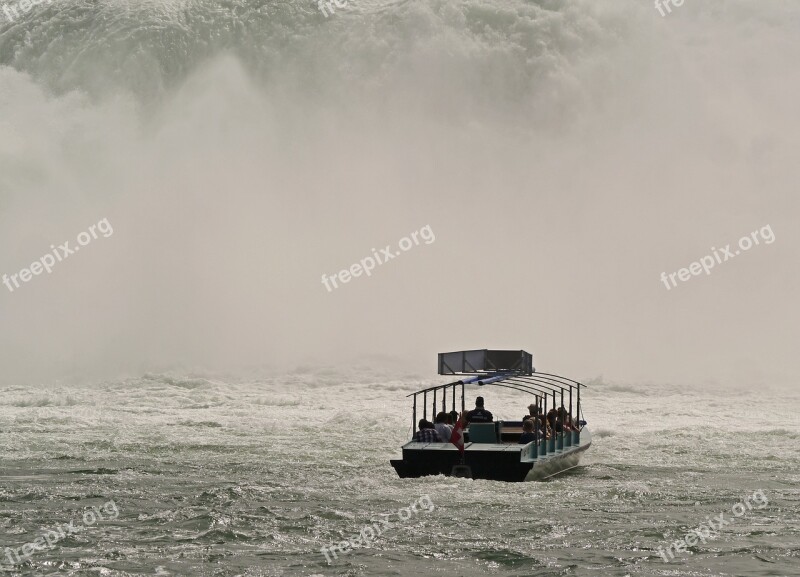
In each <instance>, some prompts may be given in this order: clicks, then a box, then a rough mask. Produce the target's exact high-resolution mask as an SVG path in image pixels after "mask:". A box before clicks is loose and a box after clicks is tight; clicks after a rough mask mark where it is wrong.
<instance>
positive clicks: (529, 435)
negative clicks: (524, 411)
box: [519, 419, 537, 445]
mask: <svg viewBox="0 0 800 577" xmlns="http://www.w3.org/2000/svg"><path fill="white" fill-rule="evenodd" d="M522 431H523V433H522V436H520V438H519V444H520V445H527V444H528V443H531V442H533V441H536V440H537V438H536V434H535V433H534V432H533V420H531V419H526V420H524V421H522Z"/></svg>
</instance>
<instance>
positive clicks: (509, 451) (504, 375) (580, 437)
mask: <svg viewBox="0 0 800 577" xmlns="http://www.w3.org/2000/svg"><path fill="white" fill-rule="evenodd" d="M439 374H440V375H456V376H460V377H461V379H460V380H458V381H455V382H451V383H447V384H443V385H438V386H435V387H429V388H427V389H423V390H421V391H417V392H415V393H412V394H410V395H408V397H410V398H413V405H412V417H411V422H412V431H416V430H417V415H418V414H421V415H422V418H423V419H426V420H427V419H428V410H429V409H430V411H431V418H430V420H431V421H433V420H434V418H435V416H436V414H437V413H438V412H440V411H444V412H448V411H451V410H452V411H456V410H457V408H460V410H461V414H462V415H463V414H464V411H465V404H466V401H465V392H466V389H467V387H470V388H472V387H473V386H475V387H479V389H478V390H477V391H475V392H476V393H477V395H480V394H481V393H482V391H481V390H480V389H482V388H484V387H503V388H507V389H513V390H516V391H519V392H520V393H522V394H525V395H526V401H525V402H522V403H521V404H520V411H523V410H525V409H524V407H526V406H527V405H528V402H527V401H529V400H530V399H531V396H532V397H533V398H534V399H535V403H534V404H535V405H536V406H537V407H539V408H540V409H541V411H542V413H543V414H544V415H547V413H548V407H549V408H550V409H554V408H555V409H556V410H558V408H559V407H563V408H564V410H563V411H561V412H560V416H558V417H557V418H556V427H555V429H556V430H558V429H560V431H558V432H556V431H553V434H552V435H550V437H549V438H542V435H538V436H537V437H536V439H535V440H534V441H531V442H529V443H526V444H520V443H519V439H520V437H521V435H522V421H502V420H495V421H493V422H491V423H472V424H463V423H462V425H461V426H457V427H456V433H458V432H459V430H460V429H461V428H462V427H463V435H459V434H456V435H455V437H454V438H453V440H452V441H453V442H415V441H414V440H413V438H412V440H411V441H409V442H407V443H406V444H405V445H403V447H402V450H403V458H402V459H392V460H391V464H392V466H393V467H394V468H395V470H396V471H397V474H398V475H399V476H400V477H402V478H408V477H422V476H426V475H448V476H454V477H469V478H472V479H489V480H493V481H540V480H544V479H548V478H550V477H553V476H554V475H558V474H559V473H563V472H564V471H568V470H570V469H574V468H575V467H577V466H578V464H579V462H580V458H581V456H582V455H583V453H584V452H585V451H586V450H587V449H588V448H589V446H590V445H591V444H592V436H591V434H590V432H589V429H588V428H587V427H586V426H585V425H586V421H584V420H582V419H583V416H582V411H581V389H582V388H584V387H586V385H584V384H582V383H579V382H578V381H573V380H571V379H567V378H565V377H561V376H559V375H554V374H551V373H542V372H537V371H536V370H535V369H534V368H533V357H532V356H531V354H530V353H527V352H525V351H522V350H519V351H506V350H488V349H479V350H470V351H455V352H450V353H440V354H439ZM459 392H460V397H461V400H460V403H457V397H458V396H459V395H458V393H459ZM527 395H530V396H527ZM420 401H421V407H420V406H419V405H420ZM448 402H449V405H448ZM573 402H574V403H575V404H574V405H573ZM573 406H574V408H575V411H574V412H573ZM565 414H566V415H567V416H566V419H567V422H564V419H565ZM570 421H571V426H570V424H569V422H570ZM568 429H574V430H568ZM459 437H461V439H459ZM459 440H460V441H461V442H460V443H459ZM456 443H458V445H457V444H456ZM462 449H463V450H462Z"/></svg>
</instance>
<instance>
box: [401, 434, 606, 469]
mask: <svg viewBox="0 0 800 577" xmlns="http://www.w3.org/2000/svg"><path fill="white" fill-rule="evenodd" d="M591 444H592V437H591V434H590V433H589V431H588V429H584V430H583V432H582V433H581V439H580V444H578V445H574V446H571V447H567V448H564V450H561V451H555V452H551V453H548V454H547V455H545V456H539V457H537V458H531V456H530V453H531V446H530V445H514V444H490V443H468V444H467V445H466V446H465V448H464V463H463V465H465V466H466V467H468V469H465V468H461V469H459V468H456V469H455V470H454V467H458V466H459V465H461V464H462V463H461V455H460V453H459V451H458V449H457V448H456V447H455V446H454V445H452V444H450V443H413V442H412V443H406V444H405V445H404V446H403V458H402V459H392V460H391V464H392V466H393V467H394V468H395V470H396V471H397V474H398V475H399V476H400V477H401V478H409V477H424V476H427V475H447V476H459V477H464V476H468V477H471V478H473V479H487V480H492V481H508V482H519V481H538V480H543V479H547V478H549V477H552V476H554V475H558V474H559V473H563V472H564V471H567V470H569V469H572V468H574V467H577V466H578V464H579V462H580V458H581V455H582V454H583V453H584V451H586V449H588V448H589V446H590V445H591Z"/></svg>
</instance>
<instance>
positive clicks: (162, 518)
mask: <svg viewBox="0 0 800 577" xmlns="http://www.w3.org/2000/svg"><path fill="white" fill-rule="evenodd" d="M429 382H432V381H430V380H425V381H422V380H420V379H418V378H413V377H403V376H402V375H401V376H399V378H398V376H394V377H393V376H392V375H390V374H379V373H376V372H371V371H368V370H361V371H352V372H345V373H342V372H339V371H335V370H319V369H316V370H299V371H296V372H292V373H288V374H286V375H283V376H281V377H278V378H271V379H233V378H230V377H227V378H225V379H221V378H219V377H216V378H212V377H208V376H200V375H194V376H189V377H178V376H174V375H173V376H167V375H148V376H146V377H144V378H139V379H131V380H126V381H119V382H109V383H100V384H94V385H91V386H89V385H87V386H76V385H74V386H62V387H59V388H56V387H52V388H48V387H44V388H43V387H21V386H15V387H10V388H5V389H3V390H2V401H1V402H0V434H1V435H2V438H3V439H4V442H3V447H2V453H0V463H2V472H1V473H0V503H1V504H2V509H1V510H2V513H1V514H0V544H2V545H3V546H4V547H10V548H19V547H21V546H22V545H24V544H25V543H29V542H33V541H34V540H35V539H36V538H37V537H40V536H43V535H44V534H45V533H46V532H47V531H49V530H52V529H58V527H61V526H63V525H65V524H69V523H70V522H71V521H72V522H74V526H75V527H82V529H81V530H80V531H78V532H75V533H74V534H71V535H66V536H65V538H63V539H61V540H58V541H57V542H56V543H54V546H53V548H51V549H47V550H42V551H35V552H34V553H33V554H32V555H31V556H30V557H28V558H27V559H21V561H22V562H21V563H20V564H17V565H15V566H14V567H13V568H11V567H9V566H8V560H7V559H6V565H7V566H6V567H5V570H6V571H10V573H9V574H27V575H46V574H70V575H155V574H160V575H231V576H233V575H298V576H300V575H303V576H311V575H326V576H327V575H365V576H368V575H387V576H389V575H427V574H437V573H441V574H444V575H465V576H467V575H475V576H477V575H485V574H494V575H542V576H544V575H548V576H558V575H577V576H591V575H615V576H616V575H618V576H620V577H622V576H625V575H632V576H633V575H636V576H657V575H661V576H665V575H702V576H712V575H715V576H722V575H736V576H754V577H755V576H767V575H775V576H777V575H784V576H792V575H797V574H798V555H800V539H799V537H800V490H798V482H799V481H800V475H799V474H798V471H800V451H798V449H797V443H798V440H799V439H800V427H798V424H797V419H796V413H797V411H798V409H800V395H798V394H797V393H796V392H793V393H791V394H789V395H788V396H782V397H780V400H779V397H778V396H777V395H778V392H776V391H763V393H764V395H765V396H764V399H765V400H764V405H765V407H766V408H768V410H769V415H770V418H768V419H760V418H757V413H758V407H757V406H754V404H753V402H752V396H751V393H749V392H747V391H745V390H741V391H736V390H733V391H731V390H723V389H719V390H711V389H706V390H695V389H692V388H683V387H678V386H661V387H659V388H658V391H659V392H658V394H656V393H655V392H654V387H653V386H652V385H644V384H642V385H625V386H618V385H611V384H607V383H604V382H603V381H602V380H599V379H597V380H596V381H592V382H590V383H589V388H588V389H586V396H585V413H586V418H587V420H588V421H589V427H590V428H591V429H592V430H593V433H594V444H593V446H592V447H591V449H590V450H589V452H588V453H587V454H586V456H585V457H584V460H583V463H582V466H581V467H580V468H579V469H576V470H575V471H573V472H571V473H569V474H566V475H564V476H563V477H560V478H556V479H553V480H551V481H548V482H541V483H521V484H509V483H500V482H490V481H473V480H466V479H455V478H447V477H429V478H422V479H414V480H409V479H399V478H398V477H397V476H396V474H395V472H394V470H393V469H392V468H391V466H390V465H389V462H388V461H389V459H390V458H395V457H396V456H398V455H399V447H400V446H401V444H402V443H404V442H405V441H406V440H407V439H408V437H409V435H410V404H409V403H408V399H406V398H405V395H406V394H408V393H409V392H412V391H414V390H417V389H419V388H422V385H424V384H426V383H429ZM468 394H469V392H468ZM483 394H484V396H485V397H486V402H487V406H488V407H489V408H490V409H492V410H493V411H494V413H495V415H497V416H498V417H500V418H506V419H515V418H519V415H518V414H521V412H522V413H524V412H525V409H524V405H525V404H527V403H526V401H527V399H520V398H519V396H514V395H511V394H506V393H503V392H500V391H488V392H483ZM767 395H775V396H767ZM768 398H771V399H774V401H768V400H767V399H768ZM111 502H113V504H114V505H113V506H111V505H108V504H109V503H111ZM748 503H749V504H750V506H747V504H748ZM415 505H416V506H415ZM737 505H738V507H737ZM414 506H415V507H414ZM412 507H413V509H412ZM414 509H415V510H414ZM87 512H94V514H95V515H97V516H99V517H100V518H99V519H97V520H96V521H94V520H93V517H92V516H91V515H90V516H89V517H88V518H87V519H86V520H84V515H85V514H86V513H87ZM719 515H724V519H725V521H726V522H727V523H728V524H726V525H725V526H724V527H722V528H721V529H719V531H717V532H716V533H715V534H714V535H713V536H711V537H709V538H707V539H706V540H705V542H701V541H697V540H695V541H696V543H694V544H693V545H692V546H689V547H688V550H686V551H683V552H679V553H677V554H674V549H673V554H674V558H670V557H669V555H668V556H667V558H668V559H669V562H665V561H664V560H663V558H662V556H661V555H660V553H659V548H661V549H662V550H663V551H665V554H666V549H668V548H669V547H670V545H671V544H673V543H674V542H676V541H678V540H683V539H684V537H685V536H686V534H687V533H689V532H690V531H692V530H694V529H698V528H699V529H700V530H701V532H702V531H704V530H705V529H704V527H702V526H706V527H707V523H708V521H709V517H710V518H711V521H712V523H715V524H717V525H718V524H719V522H717V521H715V520H717V519H718V518H719ZM87 521H88V522H87ZM373 524H375V525H377V526H378V527H380V528H381V532H380V534H377V533H376V534H375V536H374V539H372V535H371V532H370V531H364V528H365V527H367V526H374V525H373ZM373 530H374V529H373ZM362 531H364V534H365V535H366V536H367V538H369V541H368V542H362V544H361V546H358V547H356V548H350V549H348V550H347V551H346V552H344V553H339V554H337V556H336V557H335V558H334V557H333V556H332V555H331V554H329V555H328V556H327V558H326V556H325V554H324V552H323V551H322V549H323V548H327V547H329V546H331V545H334V544H338V543H340V542H341V541H343V540H351V539H353V538H355V537H358V536H359V534H361V533H362ZM67 533H68V532H67ZM357 545H358V543H357ZM329 561H330V563H329Z"/></svg>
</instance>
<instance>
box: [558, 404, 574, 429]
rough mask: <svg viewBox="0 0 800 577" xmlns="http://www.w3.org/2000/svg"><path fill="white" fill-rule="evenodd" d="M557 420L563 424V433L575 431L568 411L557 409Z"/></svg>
mask: <svg viewBox="0 0 800 577" xmlns="http://www.w3.org/2000/svg"><path fill="white" fill-rule="evenodd" d="M558 418H559V420H560V421H561V422H563V423H564V430H565V431H574V430H575V423H574V421H573V420H572V415H570V413H569V411H567V409H566V408H564V407H560V408H559V409H558Z"/></svg>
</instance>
